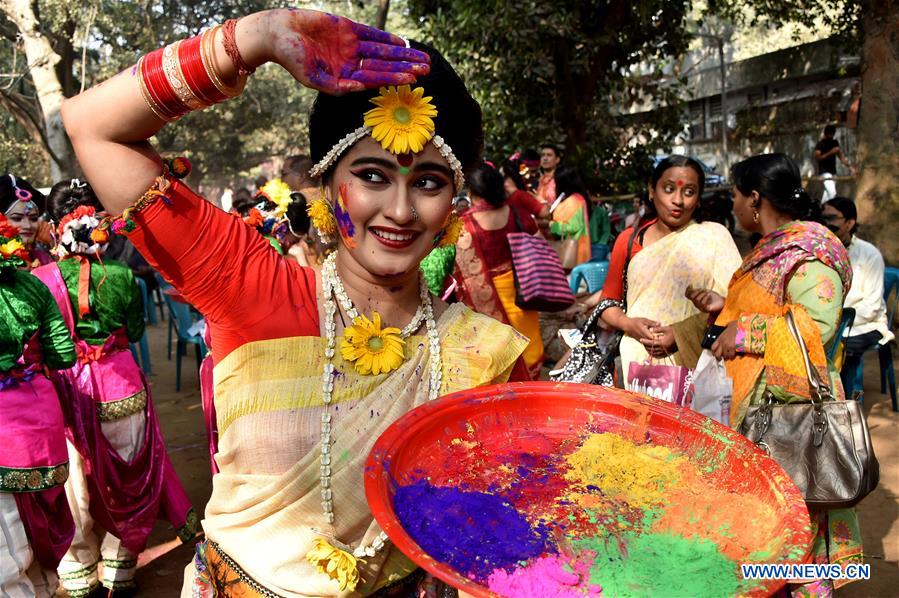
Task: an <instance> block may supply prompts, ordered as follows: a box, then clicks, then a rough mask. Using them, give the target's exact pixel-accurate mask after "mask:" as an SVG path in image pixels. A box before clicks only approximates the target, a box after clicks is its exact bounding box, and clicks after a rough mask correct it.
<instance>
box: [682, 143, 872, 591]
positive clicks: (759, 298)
mask: <svg viewBox="0 0 899 598" xmlns="http://www.w3.org/2000/svg"><path fill="white" fill-rule="evenodd" d="M733 179H734V215H735V216H736V218H737V221H738V222H739V223H740V227H741V228H743V229H744V230H746V231H748V232H751V233H760V234H761V235H762V238H761V240H760V241H759V242H758V243H757V244H756V246H755V248H754V249H753V250H752V252H751V253H750V254H749V255H747V256H746V258H745V259H744V260H743V263H742V265H741V266H740V268H739V270H737V271H736V273H735V274H734V276H733V279H732V280H731V281H730V284H729V286H728V289H727V299H724V298H723V297H721V295H719V294H718V293H716V292H713V291H711V290H708V289H705V290H701V291H696V292H693V293H690V295H691V297H692V299H693V301H694V302H695V303H696V305H697V307H699V308H700V309H702V310H703V311H707V312H710V313H715V312H719V313H718V316H717V318H716V321H715V323H716V324H717V325H719V326H723V327H725V328H724V330H723V332H722V333H721V334H720V336H719V337H718V340H717V341H715V343H714V345H712V350H713V352H714V353H715V356H716V357H719V358H724V359H725V360H726V366H727V373H728V376H729V377H730V378H731V379H732V380H733V384H734V387H733V400H732V402H731V410H730V425H731V427H732V428H735V429H739V427H740V424H741V423H742V422H743V418H744V417H745V415H746V411H747V409H748V408H749V406H750V405H754V404H758V403H759V402H760V401H761V400H762V397H763V395H764V394H765V391H766V390H770V391H771V392H772V393H773V394H774V396H775V397H777V398H778V399H782V400H791V399H792V400H795V398H796V397H802V398H805V399H809V396H810V391H809V386H808V381H807V377H806V371H805V365H804V360H803V356H802V353H801V350H800V349H799V347H798V345H797V344H796V342H795V341H794V340H793V338H792V336H791V335H790V333H789V331H788V329H787V325H786V320H785V319H784V317H783V316H784V314H785V313H786V312H787V311H788V310H789V311H791V312H792V313H793V317H794V319H795V321H796V324H797V325H798V327H799V331H800V333H801V335H802V338H803V340H804V341H805V344H806V346H807V347H808V351H809V358H810V359H811V362H812V364H813V365H814V367H815V368H816V369H817V370H818V373H819V374H820V375H821V379H822V380H829V381H830V384H831V388H832V389H833V394H834V396H835V397H838V398H839V399H840V400H843V399H845V396H844V393H843V386H842V384H841V382H840V376H839V372H838V371H837V370H836V368H835V367H834V365H833V364H832V363H830V362H829V361H828V360H827V358H826V353H825V346H829V345H830V344H831V343H833V342H838V341H839V339H836V338H834V336H835V335H834V333H835V331H836V328H837V325H838V323H839V321H840V313H841V310H842V305H843V297H845V296H846V293H847V292H848V291H849V286H850V284H851V281H852V268H851V266H850V264H849V256H848V255H847V253H846V249H845V248H844V247H843V244H842V243H841V242H840V240H839V239H838V238H837V237H836V236H834V235H833V233H831V232H830V231H829V230H827V229H826V228H825V227H824V226H822V225H821V224H819V223H818V222H814V221H812V220H813V219H817V218H818V217H819V215H820V206H819V205H818V202H816V201H815V200H813V199H812V198H811V197H809V195H808V193H806V192H805V190H804V189H803V188H802V181H801V179H800V177H799V167H798V166H797V165H796V163H795V162H793V161H792V160H791V159H790V158H789V157H787V156H786V155H784V154H766V155H760V156H753V157H751V158H748V159H746V160H744V161H743V162H740V163H738V164H736V165H735V166H734V167H733ZM809 514H810V515H811V518H812V527H813V529H814V530H815V532H816V536H815V542H814V545H813V547H812V556H813V558H814V562H816V563H834V564H839V565H841V566H844V565H846V564H850V563H861V562H862V561H863V558H862V546H861V536H860V533H859V527H858V520H857V518H856V515H855V511H854V509H835V510H830V511H817V510H810V511H809ZM845 583H848V580H833V581H831V580H816V581H813V582H809V583H805V584H802V585H794V586H792V594H793V596H831V595H832V593H833V589H834V587H838V586H840V585H842V584H845Z"/></svg>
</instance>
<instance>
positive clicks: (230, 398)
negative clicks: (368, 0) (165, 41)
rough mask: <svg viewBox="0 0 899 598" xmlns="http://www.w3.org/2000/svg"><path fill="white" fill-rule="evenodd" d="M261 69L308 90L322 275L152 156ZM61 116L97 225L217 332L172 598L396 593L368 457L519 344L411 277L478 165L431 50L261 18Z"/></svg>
mask: <svg viewBox="0 0 899 598" xmlns="http://www.w3.org/2000/svg"><path fill="white" fill-rule="evenodd" d="M266 62H274V63H277V64H279V65H281V66H282V67H284V68H285V69H287V70H288V71H289V72H290V73H291V74H292V75H293V76H294V77H295V78H296V79H297V80H298V81H299V82H300V83H303V84H304V85H308V86H311V87H314V88H316V89H319V90H320V91H322V92H323V93H320V94H319V95H318V98H317V99H316V102H315V105H314V107H313V111H312V115H311V117H310V122H309V130H310V145H311V154H312V160H313V161H314V162H315V167H314V168H313V169H312V171H311V175H312V176H321V180H322V187H321V189H320V193H319V197H317V198H309V199H310V200H311V201H310V216H311V218H312V220H313V224H314V226H315V227H316V229H317V230H318V232H319V233H321V235H322V236H323V237H326V238H336V239H337V249H336V250H335V252H334V253H332V254H330V255H329V256H328V257H327V258H326V259H325V261H324V264H323V265H322V268H321V270H320V271H314V270H312V269H309V268H304V267H302V266H301V265H299V264H298V263H297V262H295V261H293V260H288V259H284V258H281V257H280V256H279V255H278V254H277V252H276V251H275V250H274V249H272V248H271V246H270V245H269V244H268V243H267V242H266V241H265V240H264V239H263V238H262V237H260V236H259V235H257V234H256V233H255V232H253V231H252V230H251V229H249V228H248V227H247V226H245V225H244V224H243V223H242V222H240V221H239V220H238V219H237V218H233V217H231V216H228V215H227V214H225V213H223V212H221V211H219V210H217V209H216V208H215V207H214V206H212V205H211V204H210V203H208V202H206V201H204V200H203V199H202V198H201V197H199V196H198V195H197V194H196V193H194V192H193V191H192V190H190V189H189V188H188V187H187V186H185V185H184V184H183V183H181V182H180V181H178V180H175V179H174V178H173V177H172V175H171V174H170V173H169V172H167V171H166V169H165V168H164V167H163V166H162V164H161V161H160V159H159V156H158V155H157V154H156V152H155V151H154V150H153V148H152V147H151V146H150V145H149V143H148V141H147V140H148V139H149V138H150V137H151V136H152V135H153V134H155V133H156V131H158V130H159V129H160V128H161V127H162V126H164V124H165V123H166V122H167V121H170V120H174V119H175V118H177V117H179V116H180V115H182V114H184V113H186V112H187V111H189V110H191V109H198V108H201V107H205V106H208V105H210V104H212V103H214V102H218V101H224V100H225V99H227V98H229V97H233V96H235V95H237V94H239V93H240V91H241V90H242V88H243V85H244V82H245V81H246V78H247V76H249V75H250V74H251V73H252V72H253V70H254V69H255V68H256V67H258V66H260V65H262V64H264V63H266ZM164 67H168V68H164ZM382 86H383V87H382ZM378 88H380V89H378ZM366 90H368V91H366ZM330 94H342V95H340V96H339V97H338V96H336V95H330ZM95 114H103V115H104V118H103V119H102V121H99V120H97V119H96V118H94V116H93V115H95ZM63 119H64V121H65V124H66V127H67V131H68V133H69V135H70V137H71V139H72V141H73V144H74V147H75V150H76V153H77V154H78V158H79V161H80V163H81V165H82V166H83V168H84V170H85V172H86V173H87V175H88V176H89V177H90V179H91V182H92V184H93V185H94V187H95V189H96V190H97V193H98V195H99V197H100V199H101V200H102V201H103V203H104V205H105V207H106V208H107V210H108V211H109V212H110V213H111V214H113V215H118V214H122V212H123V210H124V214H122V217H121V218H116V219H115V220H114V222H113V223H112V225H111V226H112V227H113V228H114V229H116V230H121V231H123V232H124V233H125V234H127V235H128V237H129V238H130V240H131V241H132V242H133V243H134V244H135V246H136V247H137V248H138V250H139V251H141V253H142V254H143V255H144V256H145V257H146V258H147V260H148V261H149V262H150V263H151V264H152V265H153V266H154V267H155V268H157V269H158V270H159V271H160V272H162V274H163V275H164V276H165V277H166V278H167V279H168V280H169V281H171V282H172V284H174V286H175V287H176V288H178V289H179V291H180V292H181V293H182V294H183V295H184V296H185V298H186V299H187V300H188V301H189V302H190V303H191V304H192V305H194V306H195V307H196V308H197V309H199V310H200V311H201V312H202V313H203V314H204V316H205V317H206V321H207V323H208V325H209V326H210V327H211V329H212V343H213V355H214V356H215V367H214V381H215V411H216V419H217V424H218V426H217V427H218V432H219V439H218V442H219V444H218V453H217V454H216V458H215V460H216V463H217V464H218V466H219V468H220V471H219V473H218V474H216V476H215V478H214V482H215V483H214V484H213V493H212V497H211V498H210V500H209V503H208V505H207V507H206V517H205V520H204V521H203V527H204V530H205V533H206V542H204V543H203V544H201V545H200V546H198V549H197V554H196V557H195V559H194V562H193V563H192V564H191V565H189V566H188V567H187V569H186V572H185V573H186V579H185V586H184V595H191V593H192V592H193V593H194V595H202V596H206V595H211V594H212V593H214V592H216V591H218V592H226V593H229V594H234V595H236V594H235V593H236V592H238V591H247V592H258V591H259V590H252V589H251V588H255V587H261V588H263V589H264V590H265V591H266V593H271V594H277V595H280V596H286V597H288V598H296V597H299V596H345V595H371V594H373V593H375V592H377V591H379V590H380V589H382V588H385V587H386V586H388V585H391V584H403V583H405V580H406V579H407V578H409V575H410V572H411V571H412V570H413V569H414V566H413V565H412V564H411V563H410V562H409V561H408V560H407V559H406V558H405V557H403V556H402V555H401V554H400V553H399V552H398V551H397V550H395V549H394V548H392V547H391V546H390V544H389V543H388V542H387V541H386V535H385V534H384V533H383V532H382V531H381V530H380V529H379V528H378V526H377V524H376V523H375V522H374V520H373V517H372V514H371V512H370V511H369V509H368V506H367V504H366V500H365V496H364V493H363V490H362V488H363V483H362V481H363V464H364V461H365V458H366V456H367V454H368V452H369V450H370V448H371V446H372V444H373V443H374V441H375V439H376V438H377V437H378V436H379V435H380V433H381V432H382V431H383V430H384V429H385V428H386V427H387V426H388V425H389V424H390V423H392V422H393V421H394V420H395V419H396V418H397V417H399V416H400V415H402V414H403V413H405V412H407V411H408V410H409V409H412V408H413V407H415V406H416V405H419V404H421V403H423V402H425V401H427V400H429V399H433V398H435V397H436V396H438V395H440V394H444V393H446V392H450V391H455V390H461V389H466V388H471V387H473V386H477V385H481V384H487V383H490V382H496V381H505V380H507V379H508V378H509V376H510V373H512V371H513V369H515V366H516V364H517V362H518V358H519V355H520V354H521V352H522V351H523V349H524V347H525V346H526V345H527V340H526V339H524V338H523V337H521V336H520V335H519V334H518V333H516V332H515V331H514V330H513V329H512V328H511V327H508V326H506V325H504V324H501V323H499V322H497V321H495V320H493V319H491V318H487V317H486V316H480V315H478V314H475V313H473V312H471V311H470V310H469V309H467V308H465V307H464V306H462V305H461V304H459V305H454V306H447V305H446V304H444V303H442V302H440V301H439V300H434V299H432V298H431V297H430V295H429V293H428V292H427V287H426V286H425V285H424V284H423V282H422V281H421V279H420V275H419V263H420V262H421V260H422V259H423V258H424V257H425V255H427V254H428V253H429V252H430V251H431V250H432V249H433V248H434V247H435V246H439V245H441V244H443V245H446V244H451V243H454V242H455V236H454V234H453V231H454V230H455V227H454V226H453V223H452V219H451V217H450V214H451V211H452V198H453V195H454V194H455V192H457V191H458V190H459V189H460V187H461V186H462V184H463V183H464V173H465V171H466V170H467V169H468V168H470V167H471V166H473V165H474V164H475V163H476V162H477V160H478V159H479V154H480V149H481V142H482V137H483V136H482V128H481V114H480V108H479V106H478V105H477V103H476V102H475V101H474V100H473V99H472V97H471V96H470V94H469V93H468V91H467V90H466V89H465V86H464V84H463V83H462V81H461V79H460V78H459V77H458V75H457V74H456V73H455V72H454V71H453V69H452V67H450V65H449V64H448V63H447V62H446V61H445V60H444V59H443V57H442V56H440V54H438V53H437V52H436V51H434V50H433V49H431V48H428V47H426V46H424V45H421V44H412V47H409V44H408V43H406V42H405V41H404V40H403V39H401V38H399V37H397V36H395V35H391V34H388V33H384V32H382V31H379V30H377V29H373V28H371V27H367V26H365V25H360V24H357V23H353V22H351V21H349V20H347V19H344V18H341V17H337V16H334V15H328V14H324V13H319V12H315V11H308V10H274V11H266V12H261V13H256V14H253V15H250V16H248V17H244V18H242V19H240V20H239V21H237V22H234V21H228V22H227V23H226V24H225V25H224V26H223V27H221V28H218V27H216V28H213V29H211V30H209V31H207V32H204V33H203V34H202V35H201V36H199V37H197V38H191V39H188V40H183V41H182V42H180V43H178V45H172V46H169V47H167V49H166V50H162V49H160V50H157V51H155V52H153V53H151V54H148V55H147V56H145V57H143V58H142V59H141V61H140V62H139V63H138V65H137V66H136V67H135V68H134V69H131V70H130V71H128V72H126V73H123V74H122V75H120V76H118V77H115V78H113V79H111V80H109V81H107V82H106V83H105V84H104V85H102V86H100V87H97V88H94V89H92V90H89V91H87V92H85V93H83V94H81V95H80V96H77V97H75V98H73V99H70V100H68V101H67V102H66V103H65V104H64V106H63ZM120 173H128V174H127V176H122V175H121V174H120ZM148 188H149V190H148ZM135 200H136V201H137V203H134V202H135ZM471 347H477V349H476V350H474V351H473V350H472V349H471ZM225 587H227V590H224V588H225Z"/></svg>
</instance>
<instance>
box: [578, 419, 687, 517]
mask: <svg viewBox="0 0 899 598" xmlns="http://www.w3.org/2000/svg"><path fill="white" fill-rule="evenodd" d="M567 460H568V464H569V465H570V466H571V469H570V470H569V471H568V472H567V473H566V474H565V477H566V479H568V480H571V481H576V482H578V483H580V484H582V485H583V486H595V487H597V488H598V489H599V490H600V491H601V492H602V493H603V494H605V495H606V496H609V497H612V498H621V499H623V500H626V501H627V502H628V504H629V505H630V506H631V507H634V508H638V509H647V508H652V507H653V506H655V505H659V504H661V503H665V502H667V499H666V496H667V493H668V492H670V489H671V488H672V487H673V486H675V485H676V484H677V482H678V481H679V479H680V472H679V471H678V468H679V466H680V465H682V464H686V465H688V466H689V462H688V461H687V459H685V458H684V457H681V456H678V455H676V454H674V453H672V452H671V450H670V449H668V448H667V447H664V446H656V445H647V444H634V443H633V442H630V441H629V440H625V439H624V438H622V437H621V436H619V435H618V434H612V433H603V434H591V435H590V436H588V437H587V438H586V440H585V441H584V443H583V444H582V445H581V446H580V448H578V449H577V450H576V451H575V452H573V453H572V454H570V455H568V457H567Z"/></svg>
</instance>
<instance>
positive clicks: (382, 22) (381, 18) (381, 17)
mask: <svg viewBox="0 0 899 598" xmlns="http://www.w3.org/2000/svg"><path fill="white" fill-rule="evenodd" d="M389 11H390V0H378V14H377V16H375V27H377V28H378V29H386V28H387V13H388V12H389Z"/></svg>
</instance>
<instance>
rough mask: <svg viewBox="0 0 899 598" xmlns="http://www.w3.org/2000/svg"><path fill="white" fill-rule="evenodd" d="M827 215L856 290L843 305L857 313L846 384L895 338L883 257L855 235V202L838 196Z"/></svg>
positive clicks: (848, 344)
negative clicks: (869, 355) (871, 353)
mask: <svg viewBox="0 0 899 598" xmlns="http://www.w3.org/2000/svg"><path fill="white" fill-rule="evenodd" d="M823 215H824V222H825V223H826V225H827V228H829V229H830V230H831V231H833V233H834V234H835V235H836V236H837V237H839V239H840V241H842V242H843V245H845V246H846V249H847V251H848V252H849V262H850V263H851V264H852V287H851V288H850V289H849V293H848V294H847V295H846V298H845V301H844V302H843V307H844V308H846V307H851V308H853V309H854V310H855V319H854V320H853V321H852V325H851V326H849V327H847V328H846V331H845V332H844V334H843V347H844V348H845V359H844V361H843V370H842V372H841V376H842V378H843V383H844V385H845V383H846V379H847V375H850V374H851V375H852V376H854V372H855V368H857V367H858V363H859V361H860V360H861V358H862V354H863V353H864V352H865V350H867V349H871V348H874V347H875V346H876V345H885V344H886V343H888V342H890V341H891V340H893V338H894V335H893V333H892V332H890V327H889V324H888V323H887V309H886V303H884V300H883V271H884V264H883V256H882V255H881V254H880V251H879V250H878V249H877V248H876V247H875V246H874V245H872V244H871V243H868V242H867V241H864V240H862V239H859V238H858V237H857V236H856V235H855V231H856V229H857V228H858V227H857V223H856V220H857V218H858V212H857V210H856V209H855V203H854V202H853V201H852V200H851V199H849V198H846V197H839V196H838V197H835V198H833V199H831V200H830V201H828V202H827V203H825V204H824V210H823Z"/></svg>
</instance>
